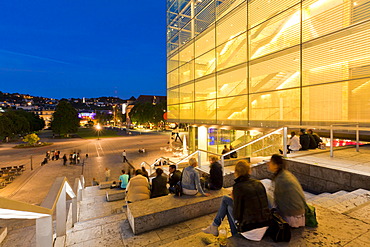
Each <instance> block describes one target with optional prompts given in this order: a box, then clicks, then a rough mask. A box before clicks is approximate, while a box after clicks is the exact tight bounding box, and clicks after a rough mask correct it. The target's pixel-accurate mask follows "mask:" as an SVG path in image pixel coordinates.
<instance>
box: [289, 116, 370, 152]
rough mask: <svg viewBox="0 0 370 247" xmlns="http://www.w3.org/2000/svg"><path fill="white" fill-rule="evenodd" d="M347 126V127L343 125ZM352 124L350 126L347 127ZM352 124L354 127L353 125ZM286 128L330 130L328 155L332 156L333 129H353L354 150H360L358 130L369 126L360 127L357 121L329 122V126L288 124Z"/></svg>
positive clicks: (366, 128)
mask: <svg viewBox="0 0 370 247" xmlns="http://www.w3.org/2000/svg"><path fill="white" fill-rule="evenodd" d="M344 126H347V127H344ZM348 126H352V127H348ZM353 126H354V127H353ZM288 128H291V129H293V128H294V129H297V128H298V129H300V128H304V129H308V128H311V129H319V130H329V131H330V157H334V145H333V144H334V130H345V131H355V132H356V152H359V151H360V131H370V128H369V127H360V124H359V123H352V124H345V123H343V124H331V125H330V126H306V125H289V126H288Z"/></svg>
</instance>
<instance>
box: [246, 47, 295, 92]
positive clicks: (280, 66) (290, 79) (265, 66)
mask: <svg viewBox="0 0 370 247" xmlns="http://www.w3.org/2000/svg"><path fill="white" fill-rule="evenodd" d="M299 71H300V52H299V47H295V48H290V49H288V50H284V51H282V52H279V53H274V54H272V55H270V56H269V59H263V60H262V61H261V62H259V61H258V60H256V61H255V62H253V63H252V64H251V66H250V72H249V75H250V92H251V93H255V92H263V91H270V90H280V89H285V88H292V87H298V86H299V85H300V72H299Z"/></svg>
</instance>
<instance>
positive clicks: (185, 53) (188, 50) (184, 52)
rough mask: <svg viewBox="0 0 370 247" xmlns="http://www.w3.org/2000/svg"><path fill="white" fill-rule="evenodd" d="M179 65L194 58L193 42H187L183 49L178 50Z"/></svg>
mask: <svg viewBox="0 0 370 247" xmlns="http://www.w3.org/2000/svg"><path fill="white" fill-rule="evenodd" d="M179 54H180V57H179V59H180V65H183V64H185V63H188V62H189V61H191V60H192V59H194V44H193V43H192V42H191V43H190V42H189V43H188V44H187V45H186V46H185V47H184V48H183V49H181V50H180V52H179Z"/></svg>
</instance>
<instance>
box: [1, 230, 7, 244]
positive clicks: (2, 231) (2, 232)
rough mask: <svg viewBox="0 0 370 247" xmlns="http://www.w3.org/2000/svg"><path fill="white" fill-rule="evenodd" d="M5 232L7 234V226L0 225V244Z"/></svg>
mask: <svg viewBox="0 0 370 247" xmlns="http://www.w3.org/2000/svg"><path fill="white" fill-rule="evenodd" d="M7 234H8V228H6V227H0V244H1V243H2V242H3V241H4V239H5V238H6V235H7Z"/></svg>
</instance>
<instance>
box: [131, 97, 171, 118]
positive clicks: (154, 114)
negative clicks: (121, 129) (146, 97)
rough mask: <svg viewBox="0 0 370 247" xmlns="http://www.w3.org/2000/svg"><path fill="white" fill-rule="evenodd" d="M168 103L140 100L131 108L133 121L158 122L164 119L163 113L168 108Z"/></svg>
mask: <svg viewBox="0 0 370 247" xmlns="http://www.w3.org/2000/svg"><path fill="white" fill-rule="evenodd" d="M166 106H167V103H166V102H165V101H164V102H160V103H158V104H155V105H153V104H152V103H149V102H139V103H137V104H135V106H134V107H133V108H132V109H131V111H130V113H129V116H130V118H131V121H132V122H137V123H138V124H145V123H154V124H158V123H159V122H161V121H164V119H163V113H164V112H165V110H166Z"/></svg>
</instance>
